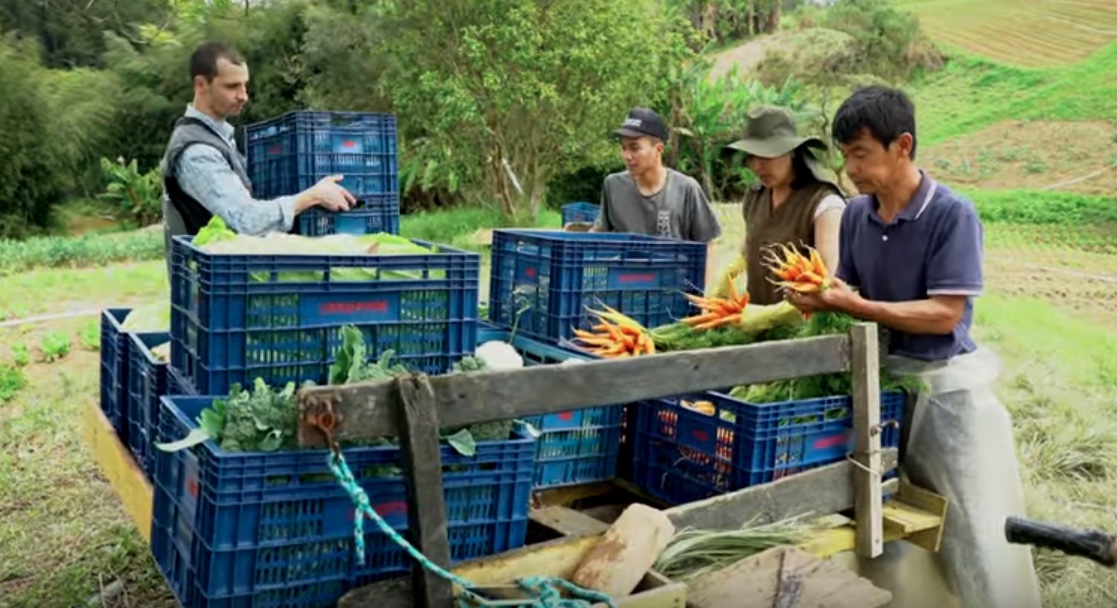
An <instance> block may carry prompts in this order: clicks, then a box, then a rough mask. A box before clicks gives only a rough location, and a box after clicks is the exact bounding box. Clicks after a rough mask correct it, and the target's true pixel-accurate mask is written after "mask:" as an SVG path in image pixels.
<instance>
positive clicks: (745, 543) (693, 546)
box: [653, 518, 813, 582]
mask: <svg viewBox="0 0 1117 608" xmlns="http://www.w3.org/2000/svg"><path fill="white" fill-rule="evenodd" d="M754 521H755V520H754ZM812 528H813V526H811V525H810V524H809V523H803V522H801V521H799V520H798V518H795V519H789V520H784V521H779V522H774V523H770V524H765V525H761V526H751V522H749V523H746V524H745V525H744V526H743V527H741V528H740V529H738V530H695V529H692V528H686V529H683V530H680V531H679V532H678V533H677V534H675V537H674V538H673V539H671V542H670V543H668V545H667V548H666V549H664V550H663V553H661V554H660V556H659V559H658V560H657V561H656V563H655V565H654V566H653V568H654V569H655V570H656V572H659V573H660V574H662V575H664V576H666V577H668V578H670V579H672V580H676V581H681V582H682V581H688V580H691V579H695V578H698V577H700V576H703V575H705V574H709V573H711V572H716V571H718V570H721V569H722V568H725V567H726V566H730V565H732V564H735V563H737V562H739V561H741V560H742V559H745V558H746V557H750V556H752V555H756V554H757V553H760V552H762V551H764V550H766V549H770V548H772V547H778V546H780V545H796V544H799V543H801V542H802V541H803V540H805V539H806V537H807V535H808V534H809V532H810V531H811V530H812Z"/></svg>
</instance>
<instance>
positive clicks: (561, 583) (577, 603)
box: [328, 452, 617, 608]
mask: <svg viewBox="0 0 1117 608" xmlns="http://www.w3.org/2000/svg"><path fill="white" fill-rule="evenodd" d="M328 463H329V466H330V471H331V472H333V474H334V477H336V478H337V480H338V483H340V484H341V485H342V487H343V488H345V491H346V493H348V494H349V498H350V499H352V500H353V504H354V506H355V507H356V509H357V511H358V512H359V513H361V514H362V515H363V516H367V517H368V518H369V519H371V520H372V521H373V523H375V524H376V525H377V526H379V527H380V530H381V531H383V532H384V533H385V534H387V535H388V538H391V539H392V540H393V541H394V542H395V543H396V544H397V545H399V546H400V547H403V549H404V550H405V551H407V553H409V554H410V555H411V557H412V558H414V559H415V560H416V561H418V562H419V563H420V564H421V565H422V566H423V567H424V568H426V569H427V570H430V571H431V572H433V573H435V574H437V575H438V576H441V577H442V578H444V579H446V580H448V581H450V582H452V583H454V584H455V585H457V586H459V587H461V588H462V590H463V592H462V594H461V596H460V597H459V598H458V606H460V607H463V608H468V607H470V606H477V605H481V606H484V605H487V604H490V602H489V601H488V600H486V599H484V598H482V597H479V596H478V595H476V594H475V593H473V592H472V590H474V589H476V588H477V585H474V584H473V583H471V582H470V581H468V580H466V579H464V578H462V577H460V576H458V575H456V574H454V573H453V572H450V571H448V570H445V569H443V568H441V567H440V566H439V565H438V564H436V563H434V562H432V561H430V560H429V559H427V556H425V555H423V554H422V553H420V552H419V550H418V549H416V548H415V547H414V546H412V544H411V543H409V542H407V539H405V538H403V537H402V536H400V534H399V533H398V532H396V531H395V530H394V529H392V527H391V526H389V525H388V523H387V522H385V521H384V520H383V518H381V517H380V515H379V514H378V513H377V512H376V510H375V509H373V508H372V506H371V505H370V503H369V500H368V494H366V493H365V491H364V489H362V488H361V486H360V485H358V484H357V480H356V479H354V478H353V472H352V471H351V470H349V464H348V463H347V462H345V457H344V456H342V455H341V453H340V452H331V454H330V456H329V457H328ZM353 521H354V524H353V535H354V539H355V541H356V543H357V561H358V563H361V564H364V563H365V518H364V517H354V518H353ZM516 584H517V585H519V586H520V588H521V589H523V590H524V591H525V592H527V593H528V594H531V595H534V596H536V599H534V600H530V599H528V600H524V601H523V603H522V604H520V605H521V606H524V607H527V608H591V607H592V606H593V604H595V603H602V604H605V605H606V606H608V607H609V608H617V605H616V603H615V602H613V598H611V597H609V596H608V595H605V594H604V593H599V592H597V591H592V590H590V589H583V588H582V587H579V586H578V585H575V584H574V583H571V582H570V581H568V580H566V579H563V578H561V577H553V576H531V577H527V578H522V579H519V580H517V581H516ZM563 590H565V591H566V592H567V593H570V594H571V595H573V596H575V598H569V599H568V598H564V597H562V594H561V591H563ZM576 598H582V599H576ZM501 605H502V606H510V604H508V603H507V600H505V601H503V602H502V603H501Z"/></svg>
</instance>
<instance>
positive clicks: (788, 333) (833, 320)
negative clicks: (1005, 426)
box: [729, 312, 923, 403]
mask: <svg viewBox="0 0 1117 608" xmlns="http://www.w3.org/2000/svg"><path fill="white" fill-rule="evenodd" d="M854 322H855V320H854V318H853V317H851V316H849V315H847V314H844V313H836V312H817V313H814V314H812V315H811V317H810V319H809V320H807V321H806V322H804V323H800V324H797V325H795V326H784V327H777V328H773V329H772V330H770V331H769V332H768V333H767V335H765V336H764V339H768V340H770V339H777V340H779V339H793V338H810V337H815V336H827V335H835V334H842V333H847V332H849V330H850V329H852V328H853V323H854ZM880 381H881V390H882V391H892V390H908V391H913V392H917V391H919V390H921V389H922V388H923V383H922V381H921V380H919V379H918V378H915V377H911V376H896V375H893V374H891V373H889V372H887V371H886V370H883V369H882V370H881V372H880ZM729 394H730V396H731V397H733V398H735V399H740V400H742V401H746V402H749V403H776V402H782V401H798V400H801V399H815V398H818V397H832V396H835V395H851V394H853V376H852V374H850V373H849V372H845V373H838V374H822V375H817V376H807V377H802V378H792V379H790V380H780V381H778V382H768V383H764V384H753V385H750V386H738V387H735V388H734V389H733V390H732V391H730V393H729Z"/></svg>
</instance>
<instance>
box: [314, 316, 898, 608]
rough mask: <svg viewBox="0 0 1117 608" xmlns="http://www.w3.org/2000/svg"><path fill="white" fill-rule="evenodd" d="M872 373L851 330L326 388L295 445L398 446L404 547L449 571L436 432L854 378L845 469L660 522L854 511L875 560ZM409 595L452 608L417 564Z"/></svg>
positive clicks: (712, 502)
mask: <svg viewBox="0 0 1117 608" xmlns="http://www.w3.org/2000/svg"><path fill="white" fill-rule="evenodd" d="M879 362H880V356H879V341H878V332H877V326H876V325H875V324H872V323H858V324H856V325H854V326H853V328H852V329H851V331H850V332H849V334H847V335H835V336H824V337H817V338H806V339H800V340H785V341H778V342H769V343H762V344H753V345H748V346H731V347H722V348H713V349H707V350H698V351H686V352H677V353H665V354H658V355H655V356H649V357H634V358H626V359H611V360H600V361H597V360H595V361H589V362H586V363H584V364H581V365H540V366H534V367H527V368H523V369H517V370H511V371H495V372H480V373H472V374H454V375H446V376H436V377H428V376H426V375H424V374H414V375H410V376H404V377H400V378H399V379H397V380H390V381H384V382H376V383H361V384H353V385H346V386H337V387H333V386H322V387H315V388H310V389H306V390H303V391H302V392H301V393H300V418H301V420H300V426H299V442H300V443H301V444H302V445H304V446H323V445H326V444H328V443H329V442H328V441H327V434H326V433H324V432H323V429H327V430H328V434H329V436H331V438H332V440H333V441H338V442H340V441H351V440H359V439H367V438H373V437H383V436H385V435H395V436H398V437H399V438H400V447H401V449H402V455H403V465H404V470H405V471H406V475H407V482H408V483H407V497H408V517H409V524H410V530H411V532H410V536H411V539H412V542H414V543H415V545H416V548H418V549H419V550H420V551H421V552H422V553H423V554H424V555H426V556H427V557H428V558H429V559H430V560H431V561H433V562H434V563H435V564H437V565H439V566H441V567H443V568H446V569H448V568H449V567H450V543H449V539H448V535H447V519H446V505H445V502H444V497H443V490H442V464H441V456H440V453H441V452H440V446H439V429H440V428H446V427H461V426H467V425H472V424H476V423H482V422H491V421H497V420H507V419H510V418H524V417H528V416H538V415H544V414H553V413H557V412H562V411H567V410H570V409H578V408H583V407H593V406H603V405H612V404H618V403H638V402H640V401H644V400H648V399H656V398H661V397H669V396H674V395H680V394H684V393H692V392H700V391H705V390H713V389H721V388H724V387H729V386H738V385H742V384H757V383H764V382H773V381H777V380H787V379H792V378H799V377H805V376H813V375H817V374H829V373H838V372H851V373H852V379H853V410H854V412H853V430H854V436H855V448H854V453H853V454H852V460H853V462H843V463H838V464H835V465H830V466H827V467H823V468H820V469H816V470H812V471H808V472H807V473H803V474H800V475H795V476H792V477H788V478H785V479H782V480H780V481H777V482H775V483H772V484H767V485H766V486H761V487H758V488H747V489H745V490H740V491H737V492H733V493H730V494H727V495H725V496H718V497H714V498H710V499H707V500H704V501H701V502H698V503H692V504H689V505H683V506H680V507H676V508H674V509H671V510H670V511H668V513H669V516H670V517H671V518H672V520H673V521H675V522H676V523H677V524H682V525H689V526H697V527H705V528H726V527H736V526H740V525H741V524H742V523H743V522H744V521H746V519H745V518H746V517H747V515H748V513H749V511H750V510H751V511H752V512H756V511H758V510H760V509H761V508H763V510H764V511H765V513H766V515H767V516H768V518H769V519H778V518H780V517H789V516H793V515H795V514H798V513H807V512H814V513H820V514H826V513H833V512H836V511H840V510H844V509H848V508H850V507H855V508H856V530H857V547H856V549H857V552H858V554H860V555H863V556H866V557H875V556H877V555H879V554H880V553H881V551H882V550H883V523H882V521H883V520H882V512H881V497H882V484H881V478H880V476H881V475H883V474H884V473H885V472H887V471H889V470H891V469H893V468H895V465H896V451H895V450H884V451H882V450H881V440H880V435H881V427H880V379H879V370H880V363H879ZM851 479H852V480H853V483H851V482H850V480H851ZM851 499H852V503H851ZM412 588H413V589H414V591H415V598H416V600H417V601H418V602H419V605H420V606H423V607H424V608H450V607H451V606H452V588H451V585H450V583H449V582H448V581H446V580H443V579H442V578H440V577H438V576H435V575H434V574H432V573H430V572H427V571H425V570H424V569H423V568H422V567H420V566H419V565H418V564H416V566H415V568H414V580H413V587H412Z"/></svg>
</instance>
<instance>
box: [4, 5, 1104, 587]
mask: <svg viewBox="0 0 1117 608" xmlns="http://www.w3.org/2000/svg"><path fill="white" fill-rule="evenodd" d="M913 4H915V5H916V7H917V10H919V11H921V12H922V13H924V15H925V17H924V18H925V21H926V22H928V23H929V25H928V27H929V28H930V29H931V32H932V33H933V34H935V35H936V36H942V38H943V39H944V40H946V41H947V42H957V43H958V44H961V43H963V42H966V41H967V40H969V39H967V38H965V37H964V36H963V35H962V34H961V33H959V34H958V35H957V36H954V37H953V38H952V37H951V36H952V35H953V34H954V33H953V32H952V31H950V30H951V29H952V26H951V20H953V23H954V24H955V25H954V26H953V27H961V26H959V25H958V23H959V20H961V19H962V17H963V15H962V14H960V13H964V14H968V13H967V12H966V11H969V10H970V9H969V8H965V7H972V6H976V5H977V4H978V3H976V2H974V1H972V0H971V1H970V2H967V3H965V4H964V5H963V4H959V3H958V2H954V1H947V0H936V1H928V2H918V3H913ZM988 4H990V5H994V6H1001V7H1005V6H1007V5H1008V3H1007V2H1002V1H1000V0H996V1H994V2H989V3H988ZM1072 4H1073V7H1071V8H1072V9H1073V11H1077V12H1073V11H1071V9H1067V10H1068V12H1067V13H1066V14H1068V15H1072V16H1073V20H1082V19H1087V21H1088V22H1089V24H1090V25H1091V26H1092V27H1095V28H1097V29H1104V28H1105V27H1110V28H1114V29H1117V25H1115V24H1114V20H1113V16H1112V15H1110V14H1109V13H1111V12H1112V13H1117V3H1108V2H1107V3H1105V6H1109V7H1111V10H1110V11H1108V12H1107V11H1102V12H1101V13H1097V14H1089V15H1088V16H1086V17H1083V16H1082V15H1084V14H1086V11H1089V10H1096V9H1097V7H1102V6H1103V4H1102V3H1101V2H1100V1H1098V0H1078V1H1077V2H1074V3H1070V2H1057V1H1047V2H1037V3H1032V4H1026V3H1020V4H1019V7H1021V8H1018V9H1012V7H1011V6H1009V7H1008V8H1005V9H1004V10H1006V11H1008V10H1013V11H1015V12H1014V13H1013V14H1014V15H1030V17H1029V18H1030V19H1033V20H1034V23H1038V24H1041V25H1046V30H1051V29H1052V28H1056V27H1067V28H1071V26H1070V25H1066V24H1065V22H1066V18H1064V19H1062V20H1061V21H1060V20H1059V19H1046V18H1044V17H1042V15H1044V14H1047V13H1044V11H1056V12H1057V11H1058V10H1059V7H1067V6H1069V5H1072ZM1033 5H1034V6H1033ZM936 6H937V7H939V8H938V9H935V11H938V12H936V13H935V14H936V15H938V17H937V18H939V19H942V20H943V25H939V26H935V25H933V19H931V21H927V19H928V17H927V16H926V15H927V14H928V12H935V11H933V10H932V9H933V8H934V7H936ZM1025 6H1033V8H1023V7H1025ZM963 8H965V10H963ZM1103 8H1104V7H1103ZM1041 9H1042V10H1041ZM974 14H975V15H978V16H979V17H981V19H985V20H986V21H983V22H982V23H986V24H990V25H989V27H992V24H994V23H995V22H996V21H997V20H996V18H995V17H990V16H988V15H987V14H986V13H984V12H978V13H974ZM948 17H949V19H948ZM1068 18H1069V17H1068ZM1045 19H1046V20H1045ZM1107 19H1108V21H1107ZM1006 23H1009V24H1010V25H1011V27H1012V28H1015V29H1014V30H1012V31H1016V32H1019V31H1021V30H1024V31H1027V27H1026V24H1027V23H1028V22H1027V21H1026V20H1025V19H1024V18H1023V17H1016V18H1014V20H1011V21H1009V20H1006ZM1060 24H1063V25H1060ZM967 27H970V26H969V25H967ZM974 27H976V26H974ZM1028 27H1031V26H1028ZM936 28H937V29H936ZM1040 29H1044V28H1040ZM1072 29H1073V28H1072ZM1046 30H1045V31H1046ZM989 31H990V32H993V30H989ZM1067 31H1068V32H1069V31H1070V30H1067ZM998 35H1000V34H997V33H993V34H991V36H992V37H996V36H998ZM1005 35H1006V36H1007V34H1005ZM1066 35H1068V36H1069V35H1070V34H1066ZM1046 38H1047V35H1046V34H1045V37H1044V39H1046ZM1014 40H1015V42H1013V43H1012V44H1018V45H1021V47H1020V48H1021V54H1025V52H1026V51H1027V48H1030V47H1026V46H1024V45H1026V44H1027V42H1026V41H1022V40H1019V39H1014ZM970 44H974V42H973V41H972V40H971V41H970ZM1036 44H1038V43H1036ZM1090 44H1094V45H1095V46H1094V47H1093V48H1092V49H1089V50H1087V49H1086V47H1087V46H1089V45H1090ZM1003 46H1004V45H1003V44H1002V43H997V44H992V43H988V44H986V45H985V47H980V46H979V47H977V48H975V49H971V50H973V51H975V52H981V51H982V50H983V49H984V50H985V52H992V50H996V49H999V48H1002V47H1003ZM1070 46H1072V47H1077V48H1078V51H1076V52H1081V53H1082V55H1080V56H1070V55H1067V58H1066V59H1062V61H1074V60H1075V59H1076V57H1077V58H1078V59H1081V57H1086V54H1087V53H1089V52H1090V51H1091V50H1092V51H1096V52H1095V53H1094V54H1093V55H1090V56H1089V57H1086V58H1085V59H1081V60H1080V61H1078V62H1077V63H1071V64H1067V65H1061V66H1056V67H1047V68H1043V69H1025V68H1021V67H1007V66H1004V65H998V64H996V63H993V62H992V61H991V60H990V59H977V58H974V57H972V56H961V57H956V58H955V59H953V60H952V61H951V63H950V64H949V66H948V67H947V69H946V70H944V71H943V72H941V73H938V74H934V75H931V76H929V77H928V78H927V79H926V80H924V81H922V82H919V83H915V84H913V85H912V87H911V89H912V91H913V93H914V95H915V97H916V100H917V103H918V111H919V118H920V144H921V148H920V150H921V156H920V158H921V160H922V161H923V162H924V164H925V166H926V167H927V168H928V169H929V170H931V171H932V173H934V174H935V175H937V176H940V177H941V178H942V179H943V180H944V181H946V182H948V183H950V184H952V185H954V186H956V187H957V188H958V189H960V190H962V191H964V192H965V193H967V194H969V195H970V196H972V197H973V198H974V200H975V201H976V202H977V203H978V206H979V210H980V212H981V214H982V217H983V218H984V219H985V222H986V260H985V266H986V275H987V293H986V295H985V296H984V297H983V298H981V299H980V300H979V302H978V305H977V323H976V330H975V331H976V334H977V337H978V339H979V340H980V341H981V342H982V343H983V344H984V345H987V346H989V347H991V348H992V349H994V350H995V351H996V352H997V353H998V354H999V355H1000V356H1001V358H1002V359H1003V363H1004V369H1003V372H1002V374H1001V378H1000V384H999V386H998V394H999V395H1000V397H1001V398H1002V400H1003V401H1004V403H1005V404H1006V406H1007V407H1008V408H1009V410H1010V411H1011V413H1012V414H1013V419H1014V424H1015V428H1016V433H1017V435H1016V439H1017V445H1018V453H1019V455H1020V459H1021V463H1022V467H1023V473H1024V476H1025V482H1026V485H1027V492H1028V501H1029V506H1028V511H1029V513H1028V514H1029V515H1030V516H1032V517H1035V518H1039V519H1044V520H1049V521H1054V522H1060V523H1065V524H1070V525H1078V526H1093V527H1098V528H1103V529H1108V530H1110V531H1117V517H1115V514H1117V496H1115V495H1114V493H1113V491H1112V488H1113V484H1114V479H1115V478H1117V398H1114V397H1113V395H1114V393H1115V391H1117V306H1115V305H1114V304H1113V303H1114V302H1115V301H1117V203H1115V202H1114V200H1113V194H1114V190H1115V188H1114V187H1113V185H1112V184H1114V183H1115V181H1114V176H1115V175H1117V171H1115V172H1114V173H1111V174H1108V175H1107V174H1104V173H1103V174H1101V175H1102V176H1101V177H1098V178H1096V179H1095V180H1084V181H1082V182H1076V183H1074V184H1070V185H1067V186H1061V187H1058V188H1054V189H1052V190H1048V191H1040V190H1039V188H1043V187H1046V186H1049V185H1052V184H1055V185H1058V184H1059V182H1063V181H1067V180H1068V179H1073V178H1075V177H1079V176H1081V175H1085V174H1088V173H1090V172H1092V171H1096V170H1098V169H1101V168H1103V166H1104V165H1105V163H1107V162H1112V160H1113V159H1114V154H1115V153H1114V151H1113V150H1112V148H1107V147H1106V146H1105V140H1107V139H1109V143H1110V144H1112V143H1113V142H1112V136H1113V133H1114V132H1113V128H1112V122H1111V121H1113V120H1114V118H1115V117H1117V79H1114V78H1113V74H1117V44H1110V45H1109V46H1107V47H1104V48H1100V50H1099V47H1100V44H1096V43H1094V42H1089V41H1088V40H1087V38H1082V39H1081V40H1079V39H1075V41H1074V42H1073V44H1071V45H1070ZM1028 52H1033V53H1038V54H1042V51H1028ZM989 56H990V57H992V55H989ZM1067 129H1069V131H1067ZM719 213H720V215H721V217H722V220H723V223H724V225H725V229H726V234H725V237H724V238H723V239H722V240H721V241H720V242H719V243H718V247H717V251H718V253H719V256H721V257H722V259H725V258H726V257H727V256H728V255H730V254H731V253H732V251H734V250H735V249H736V247H737V246H738V244H739V239H740V238H741V232H742V226H741V221H740V216H739V207H737V206H733V205H725V206H719ZM498 223H499V221H498V216H496V215H495V214H494V213H492V212H487V211H480V210H468V211H455V212H445V213H438V214H427V215H416V216H407V217H405V218H404V219H403V223H402V226H403V228H402V232H403V233H404V234H406V235H409V236H414V237H419V238H424V239H428V240H432V241H435V242H443V243H449V244H453V245H456V246H467V247H472V246H476V245H475V241H476V237H475V232H476V231H477V230H478V228H480V227H491V226H495V225H497V224H498ZM557 224H558V218H557V215H556V214H555V213H554V212H550V213H548V214H546V215H545V216H544V217H543V218H542V219H541V225H544V226H557ZM161 252H162V236H161V234H160V233H158V231H155V232H137V233H129V234H124V235H99V236H91V237H83V238H80V239H41V240H36V241H34V242H31V243H19V244H13V243H0V320H9V321H10V320H13V319H22V318H26V317H29V316H34V315H43V314H50V313H63V312H80V311H83V310H90V309H99V308H103V307H106V306H109V305H122V306H131V305H138V304H143V303H148V302H159V301H163V300H165V299H166V298H167V297H168V295H167V282H166V277H165V276H164V266H163V262H162V261H161V260H159V259H157V258H159V257H160V256H161ZM125 260H130V261H125ZM144 260H147V261H144ZM75 265H76V266H82V267H80V268H69V267H66V266H75ZM43 266H46V267H43ZM485 295H486V294H485V293H484V290H483V291H482V296H483V297H484V296H485ZM95 320H96V317H95V316H86V317H75V318H70V319H63V320H54V321H43V322H37V323H27V324H20V325H7V326H6V325H3V324H0V488H2V496H3V498H2V499H0V608H40V607H43V608H55V607H67V608H68V607H71V606H85V605H89V604H88V601H89V600H90V598H93V597H97V596H100V595H101V594H103V597H102V598H101V601H100V603H99V605H100V606H102V607H104V608H124V607H128V608H134V607H149V608H171V607H173V606H174V605H175V604H174V601H173V599H172V597H171V595H170V593H169V591H168V590H167V588H166V586H165V585H164V584H163V582H162V579H161V576H160V575H159V574H158V572H157V571H156V569H155V567H154V563H153V561H152V559H151V557H150V554H149V553H148V550H147V547H146V546H144V545H143V544H142V542H141V540H140V538H139V536H138V534H137V533H136V531H135V529H134V528H133V527H132V524H131V522H130V521H129V520H128V519H127V518H126V516H125V515H124V513H123V511H122V510H121V508H120V506H119V502H118V501H117V499H116V498H115V497H114V495H113V493H112V491H111V489H110V488H109V487H108V485H107V484H106V482H105V480H104V479H103V477H102V476H101V475H100V473H99V472H98V471H97V469H96V467H95V466H94V465H93V464H92V463H91V461H90V459H89V457H88V453H87V451H86V449H85V447H84V446H83V445H82V443H81V441H80V435H79V431H78V427H77V417H78V412H79V411H80V408H84V407H89V406H90V405H91V404H93V403H95V402H96V401H97V399H98V365H97V362H98V353H97V352H96V350H95V348H96V344H97V341H96V339H95V333H96V323H95ZM59 337H65V338H68V341H69V344H70V347H69V350H68V352H67V353H66V354H65V355H64V356H62V357H61V359H58V360H55V361H53V362H47V361H45V360H44V357H42V354H43V351H44V349H46V350H52V348H51V347H50V346H49V342H51V341H57V339H58V338H59ZM54 348H55V349H56V348H57V347H54ZM25 359H26V360H25ZM17 362H19V364H17ZM1036 556H1037V557H1036V559H1037V567H1038V569H1039V572H1040V576H1041V580H1042V583H1043V587H1044V596H1045V605H1046V606H1049V607H1055V608H1079V607H1082V606H1100V605H1112V604H1115V603H1117V576H1114V575H1113V574H1112V572H1109V571H1105V570H1102V569H1100V568H1099V567H1096V566H1094V565H1092V564H1091V563H1089V562H1087V561H1085V560H1082V559H1076V558H1068V557H1065V556H1062V555H1061V554H1056V553H1052V552H1046V551H1037V553H1036Z"/></svg>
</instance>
